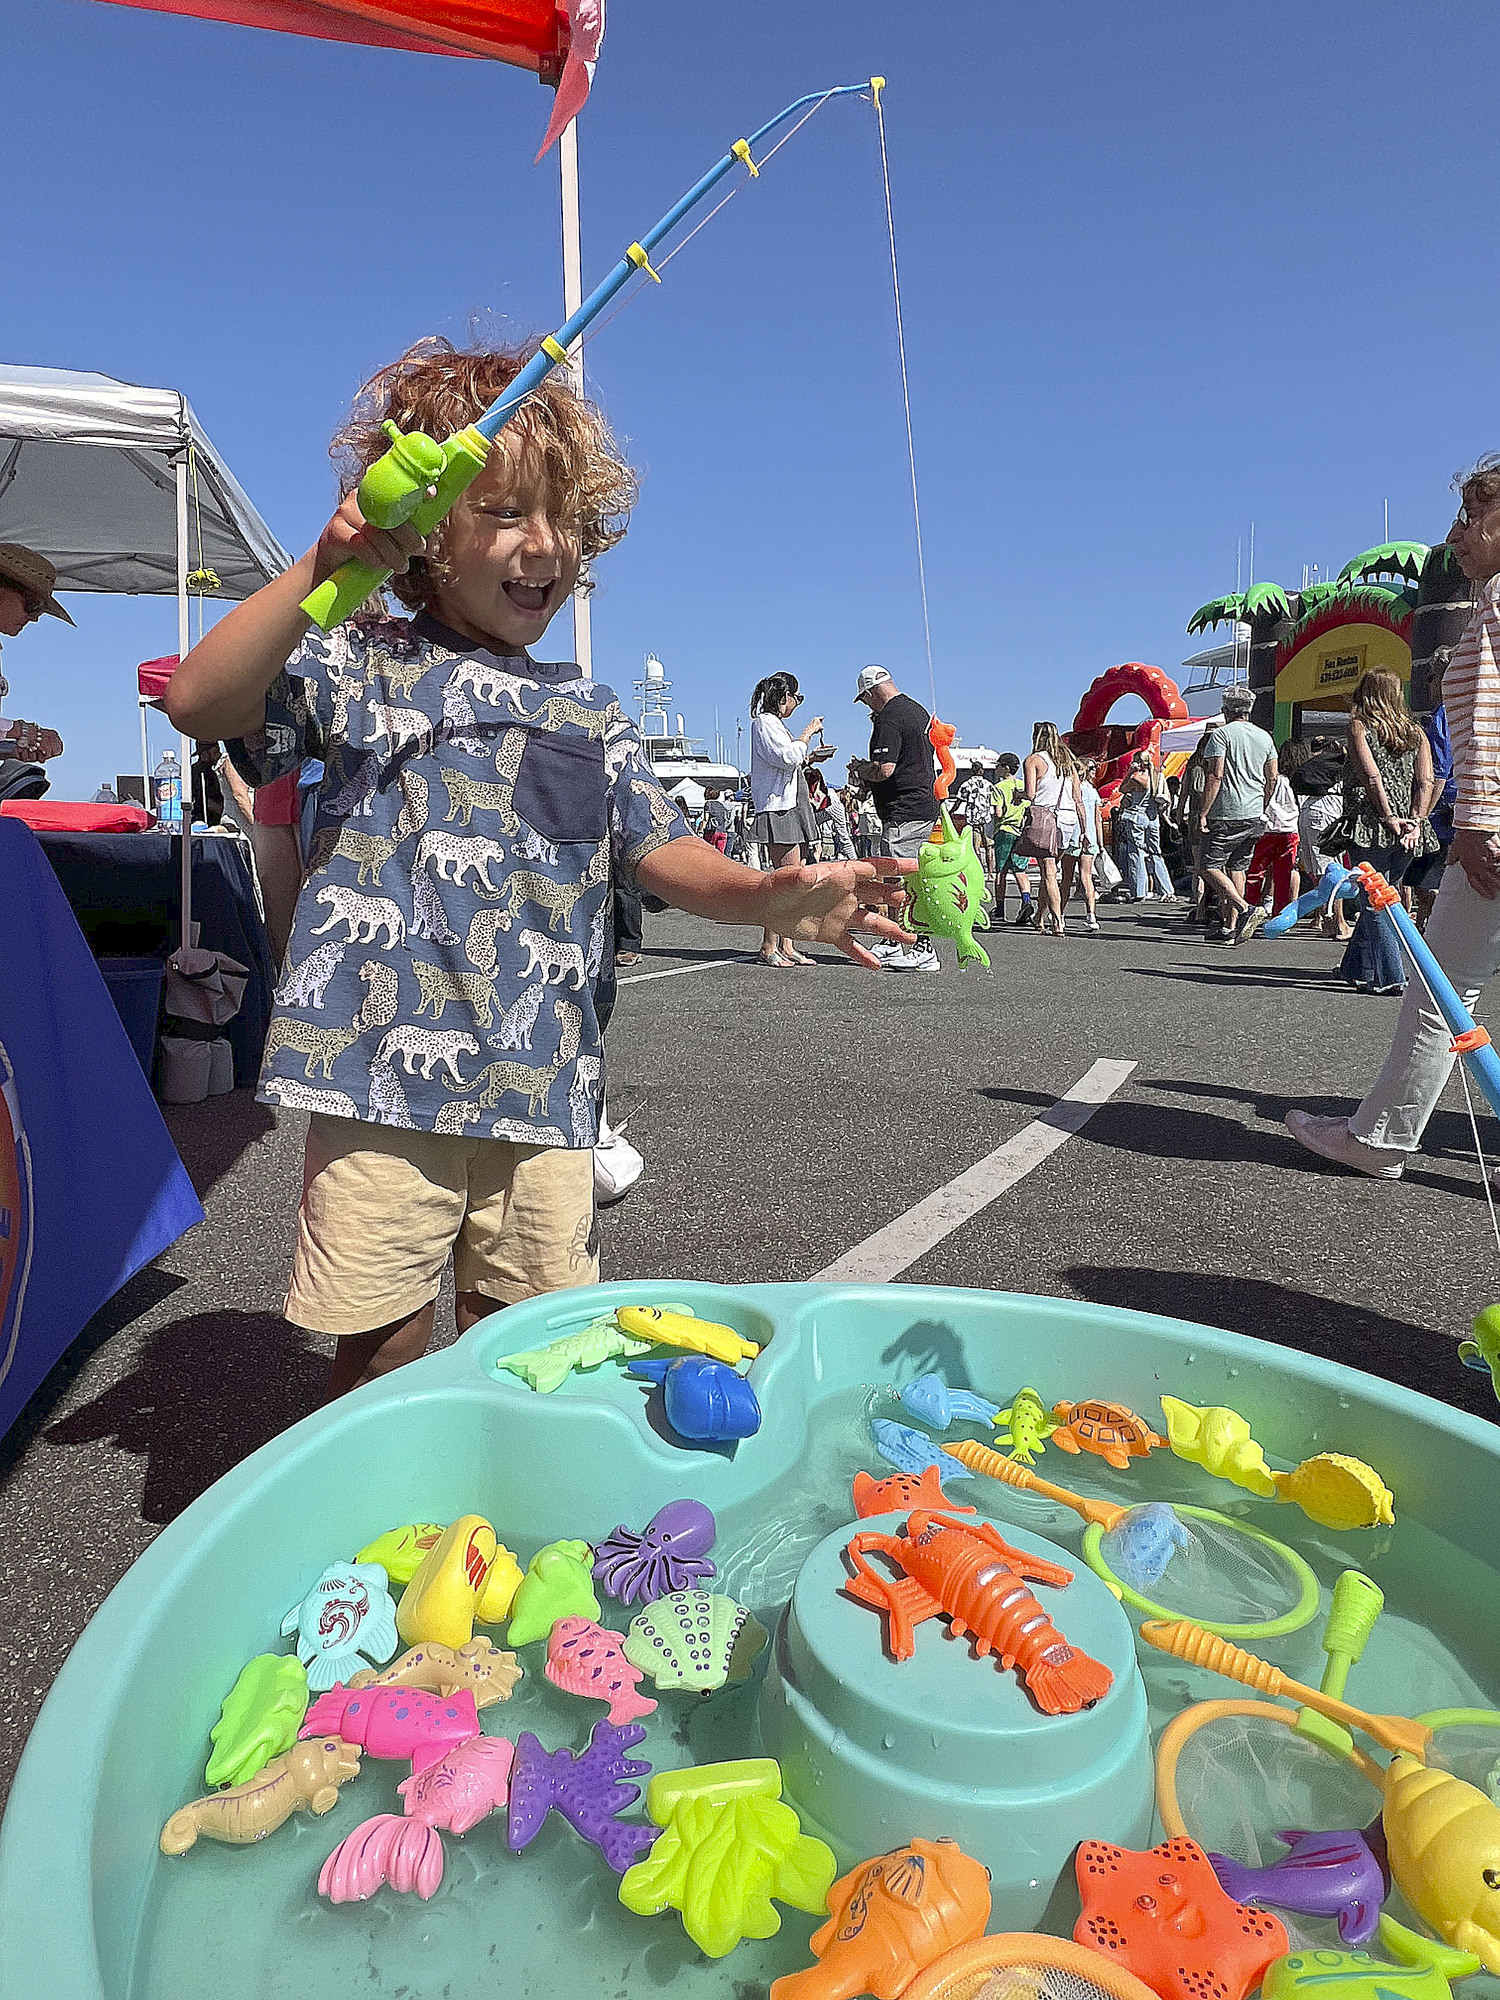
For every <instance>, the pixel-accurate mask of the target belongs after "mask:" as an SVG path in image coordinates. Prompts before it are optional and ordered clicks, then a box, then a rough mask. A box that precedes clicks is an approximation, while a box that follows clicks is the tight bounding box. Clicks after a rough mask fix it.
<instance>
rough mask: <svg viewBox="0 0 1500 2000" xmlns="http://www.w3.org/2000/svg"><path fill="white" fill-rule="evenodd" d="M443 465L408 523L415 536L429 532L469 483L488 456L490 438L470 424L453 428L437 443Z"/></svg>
mask: <svg viewBox="0 0 1500 2000" xmlns="http://www.w3.org/2000/svg"><path fill="white" fill-rule="evenodd" d="M438 450H439V451H440V452H441V453H442V456H443V464H442V468H441V470H440V471H439V472H438V473H437V475H436V477H435V478H434V479H433V480H432V481H431V482H430V486H429V491H428V496H427V498H426V499H425V500H422V501H420V502H419V503H418V505H417V507H416V510H415V512H414V513H413V514H412V517H411V524H412V526H413V527H414V528H415V529H416V531H417V533H418V534H419V535H430V534H431V533H432V531H433V529H434V528H435V527H436V526H437V525H438V523H439V522H440V521H442V520H445V519H446V518H447V515H448V510H449V508H450V507H451V506H452V505H453V503H454V501H455V500H456V499H457V498H458V496H459V494H460V493H462V492H463V490H464V488H465V487H466V486H472V485H473V483H474V481H475V480H476V479H477V478H478V477H479V475H480V473H481V472H483V470H484V467H485V461H486V460H487V459H488V457H489V455H490V441H489V439H488V438H487V437H486V436H485V435H484V433H483V432H482V431H477V430H475V428H474V426H473V425H472V424H469V425H466V426H465V428H464V429H463V430H461V431H455V432H454V433H453V435H452V437H450V438H446V439H445V440H444V441H443V443H442V444H440V445H439V446H438Z"/></svg>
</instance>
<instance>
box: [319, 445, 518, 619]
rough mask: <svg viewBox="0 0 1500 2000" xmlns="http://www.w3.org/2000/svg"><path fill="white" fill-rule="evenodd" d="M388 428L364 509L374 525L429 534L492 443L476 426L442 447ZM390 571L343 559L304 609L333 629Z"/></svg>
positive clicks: (366, 481) (362, 486)
mask: <svg viewBox="0 0 1500 2000" xmlns="http://www.w3.org/2000/svg"><path fill="white" fill-rule="evenodd" d="M386 430H387V433H388V434H389V435H390V437H391V449H390V450H389V451H388V452H386V453H385V454H384V455H383V456H382V457H381V458H378V459H377V460H376V461H375V463H374V465H372V466H371V467H370V469H369V471H368V472H367V473H366V474H365V476H364V478H363V479H362V480H361V481H360V483H359V510H360V512H361V513H362V514H363V515H364V517H365V519H366V520H367V521H368V522H370V524H371V526H372V527H377V528H394V527H399V526H400V524H401V523H402V522H403V521H410V523H411V525H412V526H413V527H414V528H415V529H416V531H417V533H418V534H419V535H422V536H424V537H425V536H427V535H430V534H431V533H432V531H433V530H434V529H435V528H436V527H437V525H438V523H439V522H440V521H442V520H443V518H444V517H445V516H446V514H447V513H448V510H449V508H450V507H452V505H453V503H454V501H455V500H456V499H457V498H458V496H459V494H460V493H462V492H463V491H464V489H465V487H467V486H470V485H472V484H473V482H474V480H476V479H477V478H478V477H479V474H480V473H481V472H482V471H483V470H484V466H485V461H486V459H487V458H488V457H489V453H490V441H489V439H488V438H487V437H485V436H483V434H482V433H481V432H479V431H477V430H475V429H474V427H473V425H472V424H470V425H468V426H466V428H465V429H463V430H461V431H455V432H454V434H453V436H452V437H450V438H448V439H447V440H446V441H445V442H444V443H443V444H440V445H439V444H434V443H433V442H432V439H431V438H428V437H424V436H423V435H422V433H421V432H420V431H411V432H408V433H406V434H404V435H403V433H402V432H400V431H398V430H397V429H396V426H395V425H394V424H387V425H386ZM413 447H415V450H413V449H412V448H413ZM367 488H368V489H369V490H368V491H367ZM408 502H414V504H408ZM390 575H391V572H390V571H389V570H388V569H372V568H371V567H370V565H369V564H368V563H361V562H346V563H340V565H339V567H338V568H337V569H336V570H335V571H334V572H333V575H332V576H330V577H328V578H327V579H326V581H324V582H323V583H320V584H319V585H318V587H317V589H316V590H314V591H312V592H311V593H310V594H309V595H308V596H307V597H305V598H304V599H303V600H302V609H303V610H304V611H305V612H306V613H307V615H308V617H309V618H311V619H312V621H313V623H314V624H315V625H319V626H321V627H322V629H323V630H324V631H325V632H331V631H332V630H333V628H334V626H335V625H339V624H342V623H343V621H344V619H346V618H347V617H348V616H349V614H350V613H351V612H352V611H357V610H358V609H359V607H360V605H362V604H363V603H364V601H365V599H366V598H367V597H369V596H371V595H372V594H373V592H375V591H377V590H378V589H379V588H380V586H381V585H382V584H383V583H385V582H387V581H388V580H389V578H390Z"/></svg>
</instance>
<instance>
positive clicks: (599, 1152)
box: [594, 1112, 646, 1208]
mask: <svg viewBox="0 0 1500 2000" xmlns="http://www.w3.org/2000/svg"><path fill="white" fill-rule="evenodd" d="M645 1171H646V1162H645V1160H644V1159H642V1157H641V1155H640V1154H639V1153H638V1152H637V1151H636V1149H635V1147H634V1146H632V1145H631V1143H630V1141H629V1140H628V1139H627V1138H626V1137H625V1134H624V1130H623V1128H620V1129H616V1128H615V1127H613V1126H611V1125H610V1123H609V1121H608V1119H607V1118H605V1117H604V1115H603V1113H602V1112H601V1113H600V1117H599V1143H598V1145H596V1146H595V1148H594V1199H595V1201H596V1202H598V1204H599V1206H600V1207H601V1208H609V1207H610V1206H611V1205H612V1204H613V1203H614V1202H617V1201H623V1199H624V1198H625V1196H626V1195H627V1194H629V1192H630V1190H631V1189H632V1188H633V1187H634V1186H635V1184H636V1182H637V1181H638V1180H639V1179H640V1177H641V1175H642V1174H643V1173H644V1172H645Z"/></svg>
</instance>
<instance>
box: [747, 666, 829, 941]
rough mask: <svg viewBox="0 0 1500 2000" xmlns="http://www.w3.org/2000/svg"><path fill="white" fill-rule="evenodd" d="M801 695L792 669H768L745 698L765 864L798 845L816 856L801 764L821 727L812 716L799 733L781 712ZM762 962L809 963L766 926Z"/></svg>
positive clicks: (783, 858)
mask: <svg viewBox="0 0 1500 2000" xmlns="http://www.w3.org/2000/svg"><path fill="white" fill-rule="evenodd" d="M801 700H802V694H801V690H800V689H799V688H798V686H797V677H796V675H795V674H768V675H767V676H766V678H765V679H764V680H763V681H757V682H756V684H755V692H754V693H753V694H752V695H751V697H750V718H751V720H750V804H751V809H752V810H753V812H754V814H755V823H754V826H753V828H752V829H751V831H752V836H753V838H754V839H755V840H756V841H757V842H758V843H759V845H760V849H761V852H762V854H765V855H769V857H770V862H771V866H772V867H773V868H781V867H784V866H786V865H787V864H788V863H790V864H791V865H792V866H793V867H796V866H797V865H798V864H799V863H800V862H801V861H802V858H803V848H804V846H805V847H806V850H807V853H808V855H809V856H811V857H812V858H814V859H816V857H817V852H818V844H819V841H820V839H821V835H820V833H819V831H818V820H817V815H816V814H815V813H814V811H813V808H812V799H811V796H810V795H809V793H808V789H807V777H806V773H805V771H804V769H803V767H804V765H805V764H806V763H807V762H808V758H809V754H810V753H809V748H808V746H809V744H810V743H811V741H812V738H813V737H814V736H816V735H817V734H818V732H819V730H821V729H822V727H823V718H822V716H821V715H815V716H814V717H813V719H812V721H811V722H809V723H808V725H807V727H806V729H804V730H803V732H802V734H801V735H800V736H793V734H792V732H791V731H790V730H789V729H788V728H787V726H786V724H787V717H788V716H789V715H791V713H792V712H793V710H794V709H795V708H796V707H797V706H798V704H799V703H800V702H801ZM760 962H761V964H762V965H812V964H813V963H814V962H815V961H814V960H812V959H810V958H808V957H807V956H806V955H805V953H803V952H800V951H797V950H796V949H795V948H794V947H793V944H792V941H791V939H790V938H784V937H779V936H777V935H776V934H775V933H774V932H772V931H767V932H766V933H765V935H764V937H763V938H762V940H761V947H760Z"/></svg>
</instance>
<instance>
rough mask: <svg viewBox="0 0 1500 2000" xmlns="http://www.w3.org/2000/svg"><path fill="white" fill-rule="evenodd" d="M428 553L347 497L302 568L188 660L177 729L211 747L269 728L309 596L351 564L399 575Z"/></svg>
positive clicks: (303, 627) (176, 689)
mask: <svg viewBox="0 0 1500 2000" xmlns="http://www.w3.org/2000/svg"><path fill="white" fill-rule="evenodd" d="M423 546H424V544H423V541H422V537H421V536H420V535H419V534H418V533H417V531H416V529H415V528H413V527H410V526H403V527H400V528H394V529H392V530H391V531H390V533H389V534H387V533H385V532H384V531H383V530H382V529H379V528H372V527H370V526H369V524H368V523H367V522H366V520H365V518H364V516H363V515H362V514H361V513H360V511H359V502H358V500H357V499H356V498H355V496H354V494H352V493H350V494H348V495H347V496H346V497H345V499H344V500H343V502H342V503H341V504H340V506H339V510H338V512H337V513H336V514H335V515H334V517H333V519H332V520H331V521H330V522H329V523H328V525H327V527H326V528H325V529H324V530H323V532H322V534H321V535H319V537H318V539H317V541H316V542H315V543H314V544H313V546H312V547H311V548H310V549H309V550H308V552H307V554H306V555H305V556H303V557H302V559H301V561H300V562H295V563H293V564H292V567H291V568H290V569H289V570H285V571H283V572H282V574H281V575H280V576H278V577H274V578H273V579H272V581H271V582H270V583H268V584H266V585H265V586H264V588H263V589H261V590H258V591H256V593H255V595H254V596H253V597H247V598H246V599H245V601H244V603H243V604H237V605H236V606H235V607H234V609H233V610H232V611H231V612H230V613H229V614H228V616H227V617H224V618H221V619H220V620H219V622H218V624H217V625H215V626H214V627H213V629H212V630H211V631H208V632H205V633H204V635H203V637H202V638H201V639H200V640H199V641H198V643H197V645H196V646H194V648H193V650H192V651H191V652H190V653H189V654H188V656H187V658H186V659H185V660H183V662H182V664H181V665H180V666H179V667H178V669H177V671H176V673H175V674H173V676H172V679H171V683H170V685H169V686H168V688H167V694H166V700H165V703H164V706H165V708H166V711H167V716H168V719H169V720H170V722H171V724H172V726H173V728H174V729H178V730H180V731H181V732H182V733H183V734H184V735H186V736H196V737H198V738H200V739H204V740H208V741H213V740H215V739H222V740H227V739H230V738H233V737H238V736H253V735H254V734H255V732H256V731H257V730H258V729H260V728H261V727H262V726H263V725H264V723H265V719H266V690H267V689H268V688H269V687H270V685H271V683H272V681H274V680H275V678H276V676H277V675H278V674H279V673H280V672H281V670H282V668H283V667H284V666H285V665H286V663H287V661H288V660H289V659H290V658H291V657H292V654H293V653H294V652H296V650H297V648H298V646H300V645H301V643H302V641H303V640H304V639H305V638H306V637H307V634H308V630H309V628H310V627H311V624H312V620H311V619H310V618H309V617H308V615H307V613H306V612H305V611H304V610H303V609H302V600H303V598H304V597H306V596H307V594H308V592H309V591H311V590H314V589H316V587H317V586H318V584H320V583H321V582H322V581H323V579H324V578H325V577H327V576H331V575H332V574H333V572H334V570H336V569H337V568H338V566H339V564H340V563H342V562H347V561H348V560H349V559H350V558H351V557H352V558H353V559H354V560H355V561H357V562H362V563H368V564H369V565H370V566H371V567H372V568H374V569H388V570H393V571H400V570H404V569H405V568H406V566H407V561H408V559H409V558H410V557H411V556H414V555H419V554H420V553H421V551H422V548H423Z"/></svg>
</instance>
